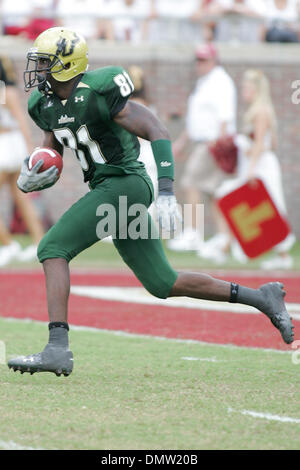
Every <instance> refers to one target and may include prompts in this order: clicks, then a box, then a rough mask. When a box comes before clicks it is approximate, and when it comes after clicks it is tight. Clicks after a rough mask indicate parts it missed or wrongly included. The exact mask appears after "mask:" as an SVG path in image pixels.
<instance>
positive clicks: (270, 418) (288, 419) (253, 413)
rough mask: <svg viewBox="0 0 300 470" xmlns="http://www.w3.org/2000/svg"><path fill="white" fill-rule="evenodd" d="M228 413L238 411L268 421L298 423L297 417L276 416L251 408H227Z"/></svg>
mask: <svg viewBox="0 0 300 470" xmlns="http://www.w3.org/2000/svg"><path fill="white" fill-rule="evenodd" d="M227 411H228V413H239V414H242V415H245V416H252V418H259V419H266V420H268V421H279V422H281V423H297V424H300V419H299V418H291V417H290V416H278V415H273V414H271V413H261V412H258V411H252V410H233V409H232V408H228V410H227Z"/></svg>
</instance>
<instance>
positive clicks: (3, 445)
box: [0, 439, 43, 450]
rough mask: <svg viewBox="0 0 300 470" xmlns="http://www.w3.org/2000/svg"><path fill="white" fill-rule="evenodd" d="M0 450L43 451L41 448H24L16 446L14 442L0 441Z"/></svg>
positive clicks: (19, 445)
mask: <svg viewBox="0 0 300 470" xmlns="http://www.w3.org/2000/svg"><path fill="white" fill-rule="evenodd" d="M0 449H3V450H43V449H42V448H40V447H39V448H34V447H26V446H23V445H21V444H17V443H16V442H14V441H2V439H0Z"/></svg>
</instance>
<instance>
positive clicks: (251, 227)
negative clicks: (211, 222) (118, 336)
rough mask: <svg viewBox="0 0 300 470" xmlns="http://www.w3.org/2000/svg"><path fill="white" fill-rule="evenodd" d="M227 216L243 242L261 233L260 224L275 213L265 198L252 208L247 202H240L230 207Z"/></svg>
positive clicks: (249, 240) (271, 217)
mask: <svg viewBox="0 0 300 470" xmlns="http://www.w3.org/2000/svg"><path fill="white" fill-rule="evenodd" d="M229 216H230V218H231V220H232V222H233V223H234V225H235V227H236V229H237V230H238V232H239V233H240V236H241V238H242V239H243V240H244V241H245V242H251V241H252V240H254V239H255V238H258V237H259V236H261V235H262V232H263V229H262V227H261V224H262V223H263V222H266V221H267V220H270V219H273V218H274V217H276V213H275V210H274V207H273V206H272V204H271V203H270V201H268V200H266V201H263V202H261V203H260V204H259V205H257V206H256V207H254V208H253V207H250V206H249V204H248V203H247V202H241V203H240V204H238V205H237V206H235V207H233V208H232V209H230V211H229Z"/></svg>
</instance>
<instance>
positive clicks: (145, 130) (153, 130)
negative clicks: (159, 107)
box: [114, 100, 170, 142]
mask: <svg viewBox="0 0 300 470" xmlns="http://www.w3.org/2000/svg"><path fill="white" fill-rule="evenodd" d="M114 121H115V122H116V123H117V124H119V125H120V126H122V127H124V129H126V130H127V131H129V132H131V133H132V134H135V135H136V136H138V137H141V138H142V139H145V140H149V141H151V142H153V141H155V140H159V139H170V136H169V132H168V130H167V128H166V127H165V126H164V125H163V123H162V122H161V121H160V120H159V119H158V118H157V117H156V116H155V115H154V114H153V113H152V111H151V110H150V109H148V108H147V107H146V106H143V105H142V104H139V103H136V102H134V101H130V100H129V101H128V102H127V104H126V106H125V107H124V108H123V109H122V111H120V112H119V113H118V114H117V115H116V116H115V117H114Z"/></svg>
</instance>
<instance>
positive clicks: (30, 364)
mask: <svg viewBox="0 0 300 470" xmlns="http://www.w3.org/2000/svg"><path fill="white" fill-rule="evenodd" d="M7 365H8V367H9V368H10V369H13V370H14V371H17V370H19V371H20V372H21V374H23V373H24V372H30V374H34V373H35V372H53V373H54V374H56V375H57V376H60V375H61V374H64V375H65V376H68V375H70V374H71V372H72V370H73V353H72V352H71V351H70V350H69V349H67V348H65V347H59V346H54V345H53V344H47V346H46V347H45V349H44V350H43V351H42V352H41V353H38V354H31V355H30V356H19V357H15V358H13V359H10V360H9V361H8V363H7Z"/></svg>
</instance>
